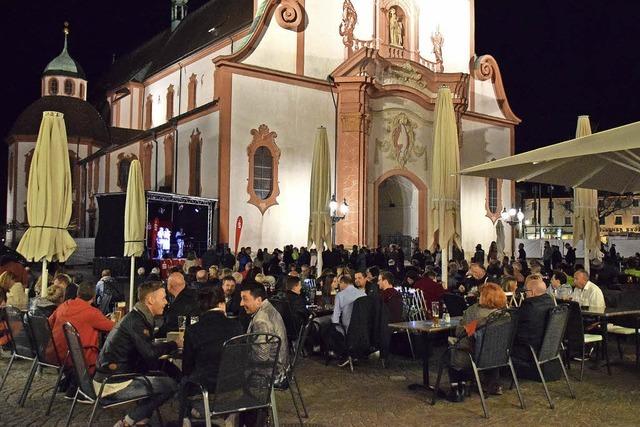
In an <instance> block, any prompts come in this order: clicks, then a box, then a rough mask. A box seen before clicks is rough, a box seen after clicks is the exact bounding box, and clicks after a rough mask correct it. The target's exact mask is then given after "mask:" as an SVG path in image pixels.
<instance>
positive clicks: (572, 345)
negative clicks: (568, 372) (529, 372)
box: [560, 301, 609, 381]
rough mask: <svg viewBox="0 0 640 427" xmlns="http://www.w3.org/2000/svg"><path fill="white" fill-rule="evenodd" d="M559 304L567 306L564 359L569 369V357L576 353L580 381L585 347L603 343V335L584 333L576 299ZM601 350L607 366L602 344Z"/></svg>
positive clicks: (580, 379) (606, 357)
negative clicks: (578, 360)
mask: <svg viewBox="0 0 640 427" xmlns="http://www.w3.org/2000/svg"><path fill="white" fill-rule="evenodd" d="M560 305H564V306H566V307H568V311H569V314H568V320H567V327H566V332H565V337H564V338H565V343H566V346H565V347H566V350H565V354H566V356H567V357H566V360H567V366H568V367H569V369H571V357H572V356H573V355H574V354H576V355H577V357H578V358H579V359H580V377H579V379H578V380H579V381H582V377H583V375H584V362H585V360H586V352H585V348H586V346H587V345H589V344H594V345H595V344H597V345H602V344H603V341H604V340H603V337H602V335H601V334H586V333H585V332H584V320H583V318H582V311H581V310H580V304H578V303H577V302H576V301H567V302H563V303H562V304H560ZM602 347H603V349H602V350H603V352H604V353H605V359H606V362H607V367H608V366H609V352H608V351H607V348H606V346H604V345H602Z"/></svg>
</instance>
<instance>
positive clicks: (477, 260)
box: [471, 243, 484, 265]
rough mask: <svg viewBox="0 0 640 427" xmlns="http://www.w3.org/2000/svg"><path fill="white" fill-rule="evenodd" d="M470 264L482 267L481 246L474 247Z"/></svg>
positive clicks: (482, 255)
mask: <svg viewBox="0 0 640 427" xmlns="http://www.w3.org/2000/svg"><path fill="white" fill-rule="evenodd" d="M471 262H475V263H476V264H480V265H484V249H482V245H481V244H480V243H478V244H477V245H476V252H475V253H474V254H473V258H472V259H471Z"/></svg>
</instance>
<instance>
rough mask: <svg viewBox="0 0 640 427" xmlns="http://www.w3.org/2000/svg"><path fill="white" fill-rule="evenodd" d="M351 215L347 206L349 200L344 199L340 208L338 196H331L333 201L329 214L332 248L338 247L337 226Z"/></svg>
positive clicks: (330, 203) (330, 204)
mask: <svg viewBox="0 0 640 427" xmlns="http://www.w3.org/2000/svg"><path fill="white" fill-rule="evenodd" d="M348 213H349V205H348V204H347V199H343V200H342V203H340V206H338V201H337V200H336V195H335V194H333V195H332V196H331V201H330V202H329V214H330V216H331V248H332V249H333V247H335V246H336V224H337V223H339V222H340V221H342V220H343V219H344V218H345V217H346V216H347V214H348Z"/></svg>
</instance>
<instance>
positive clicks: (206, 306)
mask: <svg viewBox="0 0 640 427" xmlns="http://www.w3.org/2000/svg"><path fill="white" fill-rule="evenodd" d="M200 302H201V305H200V308H201V310H202V314H201V315H200V317H199V320H198V323H196V324H193V325H190V326H189V327H188V328H187V329H186V331H185V334H184V352H183V356H182V372H183V374H184V375H185V378H184V380H183V387H182V393H181V397H182V400H181V407H180V408H181V414H182V417H184V409H185V408H186V402H187V399H186V398H187V397H189V396H191V395H194V394H199V393H200V391H199V389H197V388H195V387H193V386H192V385H190V384H189V383H197V384H201V385H202V386H204V388H205V389H207V390H208V391H209V392H211V393H212V392H214V391H215V389H216V383H217V379H218V369H219V367H220V359H221V357H222V345H223V344H224V343H225V341H227V340H229V339H231V338H233V337H235V336H237V335H241V334H242V328H241V326H240V323H239V322H238V321H234V320H232V319H227V317H226V314H225V311H226V307H225V302H224V293H223V292H222V289H220V288H213V289H210V290H209V291H208V292H207V293H205V294H202V296H201V298H200ZM197 409H200V408H197Z"/></svg>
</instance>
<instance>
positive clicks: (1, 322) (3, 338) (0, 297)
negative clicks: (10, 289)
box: [0, 288, 11, 355]
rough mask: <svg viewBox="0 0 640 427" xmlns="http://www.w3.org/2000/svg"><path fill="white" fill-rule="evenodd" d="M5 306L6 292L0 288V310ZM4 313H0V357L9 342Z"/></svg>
mask: <svg viewBox="0 0 640 427" xmlns="http://www.w3.org/2000/svg"><path fill="white" fill-rule="evenodd" d="M6 306H7V292H6V291H5V290H4V289H2V288H0V308H3V307H6ZM3 316H4V311H0V355H2V351H3V347H4V346H8V345H9V343H10V342H11V337H10V336H9V326H8V325H7V322H6V320H5V319H4V318H3Z"/></svg>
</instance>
